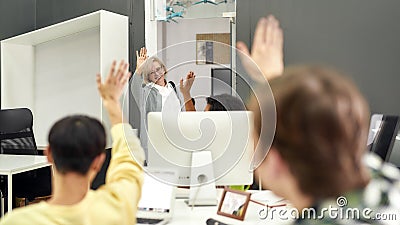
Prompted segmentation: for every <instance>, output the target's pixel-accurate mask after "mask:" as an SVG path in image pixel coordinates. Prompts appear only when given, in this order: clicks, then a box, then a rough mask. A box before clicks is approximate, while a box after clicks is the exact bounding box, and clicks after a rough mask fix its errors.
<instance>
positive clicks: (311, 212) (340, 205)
mask: <svg viewBox="0 0 400 225" xmlns="http://www.w3.org/2000/svg"><path fill="white" fill-rule="evenodd" d="M336 204H337V206H335V205H334V206H332V205H329V206H328V207H324V208H321V209H318V211H317V209H315V208H304V209H303V210H301V212H299V210H297V209H296V208H268V207H263V208H261V209H260V210H259V211H258V216H259V218H260V219H262V220H265V219H270V220H274V219H279V220H297V219H311V220H323V219H326V218H330V219H335V220H359V219H365V220H394V221H395V220H396V219H397V216H398V215H397V214H395V213H374V212H373V211H372V209H370V208H363V209H359V208H350V207H346V206H347V205H348V201H347V198H346V197H344V196H340V197H338V198H337V199H336Z"/></svg>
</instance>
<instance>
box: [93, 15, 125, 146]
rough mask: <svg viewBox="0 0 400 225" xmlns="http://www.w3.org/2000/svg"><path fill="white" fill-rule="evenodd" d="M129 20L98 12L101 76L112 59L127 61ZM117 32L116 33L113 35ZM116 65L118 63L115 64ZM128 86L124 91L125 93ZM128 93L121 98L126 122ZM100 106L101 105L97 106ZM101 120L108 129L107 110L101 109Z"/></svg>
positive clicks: (108, 144) (108, 142) (105, 74)
mask: <svg viewBox="0 0 400 225" xmlns="http://www.w3.org/2000/svg"><path fill="white" fill-rule="evenodd" d="M128 25H129V20H128V17H126V16H122V15H117V14H114V13H110V12H107V11H101V14H100V37H101V38H100V55H101V58H100V71H101V75H102V77H103V78H105V77H106V76H107V74H108V71H109V69H110V66H111V63H112V61H113V60H117V62H119V61H120V60H124V61H125V62H129V59H128V48H129V41H128V37H129V33H128ZM116 33H118V35H114V34H116ZM117 65H118V64H117ZM127 91H128V88H126V89H125V92H124V93H127ZM128 96H129V95H124V97H125V98H126V99H122V100H121V105H122V106H123V109H122V111H123V115H124V117H125V118H124V120H125V121H126V122H128V119H129V118H128V115H129V104H128V102H129V97H128ZM99 107H102V106H99ZM101 115H102V120H103V122H104V124H105V126H106V130H107V131H109V130H110V128H111V127H110V121H109V119H108V115H107V112H105V110H103V109H102V110H101ZM107 136H108V140H107V147H108V148H110V147H111V143H112V142H111V136H110V135H107Z"/></svg>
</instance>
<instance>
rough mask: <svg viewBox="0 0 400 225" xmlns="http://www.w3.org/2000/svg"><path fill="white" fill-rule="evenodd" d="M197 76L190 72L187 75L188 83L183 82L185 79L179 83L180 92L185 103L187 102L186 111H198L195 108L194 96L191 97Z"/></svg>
mask: <svg viewBox="0 0 400 225" xmlns="http://www.w3.org/2000/svg"><path fill="white" fill-rule="evenodd" d="M195 78H196V75H194V72H193V71H190V72H189V73H188V74H187V75H186V81H185V82H184V81H183V78H181V79H180V81H179V90H180V91H181V93H182V96H183V101H184V102H185V109H186V111H196V107H195V106H194V102H193V100H192V96H191V95H190V89H192V85H193V82H194V79H195Z"/></svg>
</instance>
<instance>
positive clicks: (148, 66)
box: [141, 56, 167, 84]
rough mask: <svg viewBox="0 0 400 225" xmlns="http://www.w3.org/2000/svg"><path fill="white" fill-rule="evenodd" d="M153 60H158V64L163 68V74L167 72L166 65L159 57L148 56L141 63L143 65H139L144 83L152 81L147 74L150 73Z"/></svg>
mask: <svg viewBox="0 0 400 225" xmlns="http://www.w3.org/2000/svg"><path fill="white" fill-rule="evenodd" d="M153 62H158V63H159V64H160V66H161V67H162V68H163V69H164V71H165V74H167V67H166V66H165V64H164V62H163V61H161V59H159V58H157V57H155V56H152V57H149V58H148V59H147V60H146V61H145V62H144V63H143V65H142V66H141V72H142V76H143V81H144V83H146V84H148V83H151V82H152V81H150V80H149V75H150V74H151V73H152V68H153ZM165 74H164V75H165Z"/></svg>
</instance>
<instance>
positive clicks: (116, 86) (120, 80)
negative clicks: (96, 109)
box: [97, 61, 131, 125]
mask: <svg viewBox="0 0 400 225" xmlns="http://www.w3.org/2000/svg"><path fill="white" fill-rule="evenodd" d="M116 64H117V63H116V62H115V61H114V62H113V63H112V65H111V69H110V71H109V73H108V75H107V77H106V79H105V81H104V83H102V80H101V76H100V74H97V88H98V90H99V93H100V95H101V98H102V99H103V105H104V108H106V110H107V113H108V116H109V118H110V121H111V124H112V125H116V124H119V123H122V110H121V105H120V103H119V99H120V98H121V95H122V91H123V89H124V87H125V84H126V83H127V81H128V79H129V77H130V76H131V73H130V72H128V70H127V69H128V63H125V62H124V61H121V62H120V64H119V66H118V69H116Z"/></svg>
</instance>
